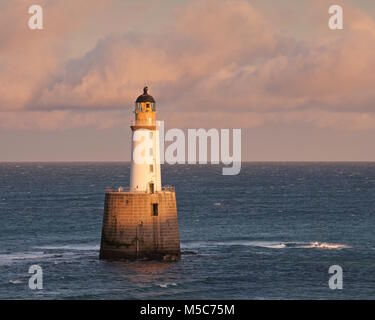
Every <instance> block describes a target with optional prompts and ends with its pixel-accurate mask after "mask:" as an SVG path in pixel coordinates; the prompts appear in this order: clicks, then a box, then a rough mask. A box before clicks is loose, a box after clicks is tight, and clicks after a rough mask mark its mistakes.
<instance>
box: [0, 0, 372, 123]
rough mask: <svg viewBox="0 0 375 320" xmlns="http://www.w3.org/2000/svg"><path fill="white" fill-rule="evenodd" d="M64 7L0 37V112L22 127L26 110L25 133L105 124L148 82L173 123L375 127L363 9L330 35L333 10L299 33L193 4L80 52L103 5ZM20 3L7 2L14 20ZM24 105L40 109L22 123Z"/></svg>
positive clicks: (226, 4)
mask: <svg viewBox="0 0 375 320" xmlns="http://www.w3.org/2000/svg"><path fill="white" fill-rule="evenodd" d="M64 3H65V2H64ZM68 3H69V5H66V6H64V5H63V4H62V2H59V1H56V5H55V7H52V8H50V10H51V12H53V14H52V15H51V16H52V17H55V18H56V19H58V20H57V22H58V23H54V24H51V29H50V30H48V29H46V30H48V31H47V32H46V33H41V34H39V35H38V36H37V38H34V36H33V37H32V38H30V34H29V33H28V30H23V29H22V28H20V30H16V31H15V32H14V33H11V34H10V35H9V34H8V35H5V34H4V32H1V34H0V39H4V41H3V42H1V43H2V44H0V48H1V50H2V51H1V52H2V55H0V69H1V70H2V71H3V72H2V73H1V75H0V84H1V86H0V110H3V111H5V110H6V111H7V113H5V112H3V114H2V115H0V117H2V118H3V119H5V118H7V119H12V120H11V121H10V122H8V123H13V125H14V126H16V125H17V118H18V117H19V119H20V120H19V123H20V124H21V126H24V127H25V128H26V127H27V126H31V127H32V124H33V121H35V123H36V124H37V126H38V127H41V128H47V129H49V130H51V129H53V128H59V127H60V126H61V124H62V123H66V122H67V121H68V122H70V123H72V124H74V125H77V126H79V125H82V126H84V125H87V124H89V125H93V126H96V125H98V126H99V125H100V121H99V120H100V117H101V114H100V113H98V112H97V111H98V110H102V111H108V113H110V112H114V111H115V110H120V109H124V108H132V105H133V101H134V99H135V98H136V95H137V94H138V93H139V91H140V89H141V88H142V87H143V85H144V84H145V83H147V84H148V85H149V86H150V87H151V90H152V94H153V95H154V96H155V97H157V101H158V102H160V109H159V111H161V115H162V116H163V117H164V119H165V120H168V119H169V120H171V121H173V123H175V124H176V126H177V125H178V124H181V125H187V122H188V123H189V124H191V125H193V123H194V124H201V125H205V126H210V124H211V126H218V125H222V126H225V124H226V122H227V119H228V116H230V119H231V122H232V123H231V126H232V127H236V126H240V127H254V126H261V125H263V124H265V123H277V122H288V121H289V122H296V123H309V124H312V125H314V126H317V127H333V128H343V129H349V130H361V129H364V130H367V129H369V128H374V127H375V122H374V117H373V113H374V111H375V109H374V105H373V103H374V101H375V93H374V92H373V89H372V86H373V83H374V82H375V74H374V73H373V72H372V70H374V69H375V58H374V56H373V52H375V22H374V21H373V19H372V18H371V17H369V16H368V15H366V14H365V13H363V12H361V11H360V10H358V9H357V8H352V7H348V6H347V7H346V11H345V12H347V14H346V15H345V18H346V20H345V29H344V30H343V31H330V30H329V29H328V27H327V20H328V15H327V16H323V17H320V16H319V17H318V18H317V29H316V30H317V32H319V35H321V37H319V36H317V35H314V37H311V39H309V37H307V38H306V39H304V40H301V39H296V38H292V37H290V36H289V35H288V36H287V35H285V34H282V33H280V32H279V30H278V26H277V25H273V24H272V21H270V20H269V19H267V17H265V16H264V13H263V12H260V11H257V10H256V9H255V8H254V7H253V6H251V5H250V4H249V3H248V2H246V1H214V0H209V1H199V2H198V1H194V2H191V3H189V4H188V5H187V6H184V7H182V8H179V9H178V10H177V12H176V13H175V15H174V16H173V17H171V21H170V23H169V28H168V29H164V30H162V31H160V30H158V31H155V32H153V33H151V32H150V33H146V34H144V33H138V34H132V33H124V34H121V35H120V34H116V35H108V36H106V37H104V38H103V39H101V40H99V41H98V42H97V44H96V46H95V47H93V48H91V49H90V50H88V51H87V52H86V54H84V55H81V56H80V57H78V58H77V57H71V56H72V54H71V52H70V51H69V49H66V48H65V47H64V45H67V44H71V42H70V41H71V38H72V37H74V35H75V32H76V30H79V29H80V27H82V24H84V23H86V24H88V25H90V24H91V23H93V21H94V20H95V19H96V18H97V17H98V14H99V13H100V12H101V10H102V9H103V6H104V2H103V3H99V4H98V5H97V6H94V8H90V10H89V11H87V9H88V8H87V2H85V1H81V2H80V3H79V5H78V7H77V8H76V9H75V10H73V8H72V6H73V5H72V4H71V3H70V2H68ZM90 3H91V2H90ZM48 6H49V5H48ZM311 6H313V4H311ZM316 8H318V10H317V12H323V11H322V8H325V6H323V5H322V2H319V3H318V4H317V5H316ZM20 10H21V9H20V7H19V6H15V7H11V9H9V10H8V12H6V15H7V16H8V17H12V16H15V15H19V14H20ZM72 10H73V11H74V12H75V19H74V20H77V22H76V23H73V25H71V26H70V27H69V28H68V29H67V30H66V29H64V28H62V27H61V25H63V24H64V22H66V21H68V20H70V19H71V17H70V14H71V12H72ZM327 10H328V7H327ZM327 10H325V11H327ZM314 12H315V11H314ZM313 14H315V13H311V12H310V15H313ZM324 14H327V12H324ZM50 19H51V18H50ZM322 20H323V21H324V22H325V24H324V28H323V27H322V23H321V22H322ZM0 21H1V19H0ZM85 21H86V22H85ZM52 25H53V27H52ZM59 26H60V27H59ZM0 27H1V25H0ZM57 35H58V37H57ZM56 37H57V38H56ZM26 50H27V51H26ZM65 51H67V52H68V54H65ZM73 51H74V50H73ZM26 52H27V58H28V59H26V55H25V53H26ZM69 52H70V54H69ZM66 56H68V57H70V58H68V59H67V58H66ZM14 110H18V111H19V112H20V113H17V115H18V116H15V115H16V114H15V113H12V112H13V111H14ZM77 110H80V113H79V115H78V114H77V112H76V111H77ZM176 110H178V114H176ZM21 111H23V112H24V113H25V114H27V115H31V114H34V115H37V116H32V117H30V118H29V119H30V121H26V122H25V121H24V120H21V119H22V116H20V115H21ZM82 112H87V114H88V115H87V116H85V117H83V116H82ZM90 114H91V116H89V115H90ZM12 117H13V118H12ZM90 117H91V118H90ZM108 117H110V116H108ZM39 118H40V119H45V120H40V121H38V120H37V119H39ZM0 119H1V118H0ZM32 119H34V120H32ZM48 119H50V123H48ZM67 119H68V120H67ZM74 119H76V120H74ZM5 123H7V120H3V121H2V122H1V121H0V126H2V127H4V126H6V124H5ZM116 123H117V122H116V121H108V122H107V125H108V126H111V125H116Z"/></svg>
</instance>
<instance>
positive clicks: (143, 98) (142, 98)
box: [135, 87, 155, 103]
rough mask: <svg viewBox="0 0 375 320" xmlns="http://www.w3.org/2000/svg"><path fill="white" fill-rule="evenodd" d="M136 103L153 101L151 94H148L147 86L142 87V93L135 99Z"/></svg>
mask: <svg viewBox="0 0 375 320" xmlns="http://www.w3.org/2000/svg"><path fill="white" fill-rule="evenodd" d="M135 102H136V103H139V102H151V103H155V100H154V98H153V97H152V96H150V95H149V94H148V87H144V88H143V94H141V95H140V96H139V97H138V98H137V100H136V101H135Z"/></svg>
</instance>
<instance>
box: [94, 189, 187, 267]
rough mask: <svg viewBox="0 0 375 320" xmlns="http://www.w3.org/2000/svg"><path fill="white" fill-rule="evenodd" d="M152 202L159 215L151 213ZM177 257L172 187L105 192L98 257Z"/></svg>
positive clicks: (175, 214)
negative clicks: (145, 190) (159, 189)
mask: <svg viewBox="0 0 375 320" xmlns="http://www.w3.org/2000/svg"><path fill="white" fill-rule="evenodd" d="M153 203H157V204H158V215H157V216H154V215H153V206H152V204H153ZM179 257H180V238H179V231H178V221H177V206H176V196H175V192H174V191H160V192H157V193H155V194H151V193H140V192H107V193H106V195H105V206H104V217H103V227H102V240H101V246H100V258H101V259H122V258H123V259H134V258H152V259H168V260H175V259H178V258H179Z"/></svg>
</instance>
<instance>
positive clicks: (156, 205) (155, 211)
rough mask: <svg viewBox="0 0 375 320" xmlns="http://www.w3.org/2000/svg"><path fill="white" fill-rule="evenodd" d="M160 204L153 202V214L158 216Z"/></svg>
mask: <svg viewBox="0 0 375 320" xmlns="http://www.w3.org/2000/svg"><path fill="white" fill-rule="evenodd" d="M158 209H159V208H158V204H157V203H153V204H152V215H153V216H154V217H156V216H157V215H158V214H159V210H158Z"/></svg>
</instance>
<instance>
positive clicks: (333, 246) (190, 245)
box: [181, 240, 351, 250]
mask: <svg viewBox="0 0 375 320" xmlns="http://www.w3.org/2000/svg"><path fill="white" fill-rule="evenodd" d="M218 246H249V247H261V248H268V249H285V248H288V249H293V248H297V249H298V248H299V249H323V250H341V249H348V248H351V247H350V246H349V245H346V244H341V243H328V242H317V241H314V242H280V241H248V240H236V241H195V242H187V243H181V247H182V248H183V249H197V248H205V247H218Z"/></svg>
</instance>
